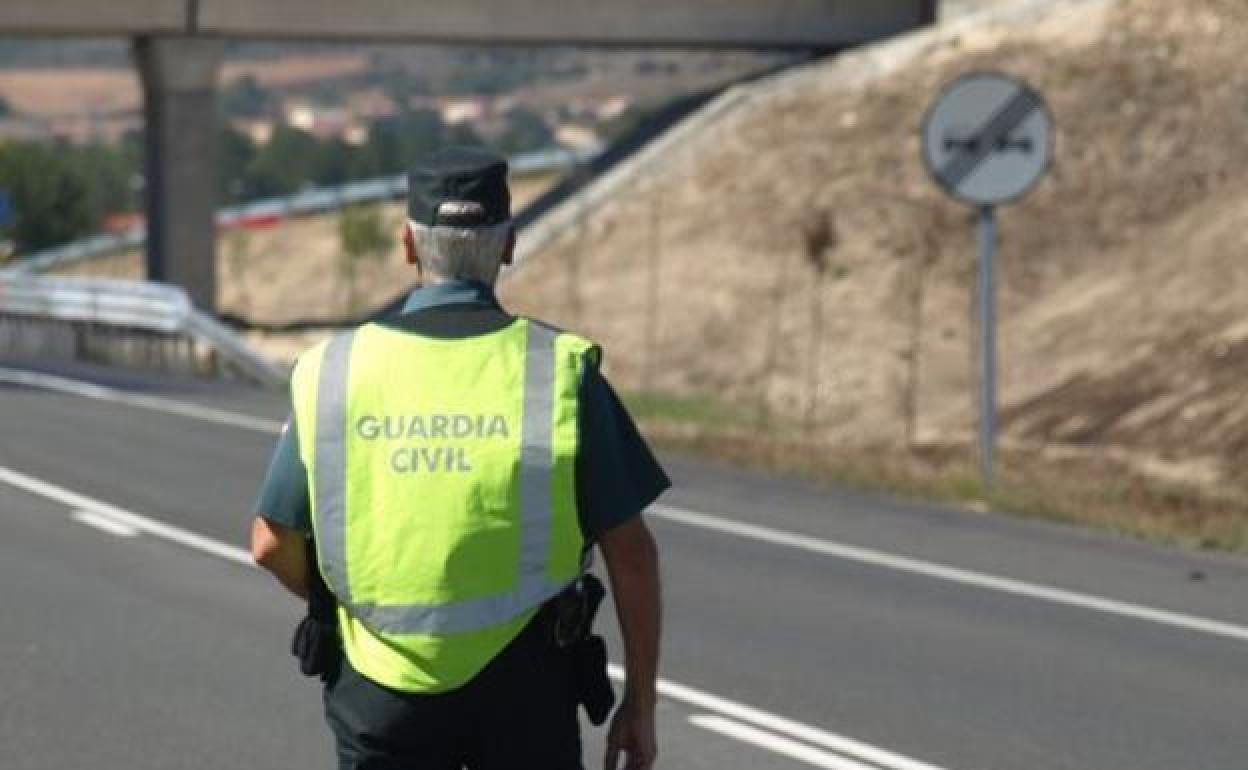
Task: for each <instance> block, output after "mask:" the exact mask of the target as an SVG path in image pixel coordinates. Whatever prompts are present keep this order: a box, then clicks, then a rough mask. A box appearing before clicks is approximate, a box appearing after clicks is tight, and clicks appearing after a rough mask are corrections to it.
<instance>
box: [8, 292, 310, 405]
mask: <svg viewBox="0 0 1248 770" xmlns="http://www.w3.org/2000/svg"><path fill="white" fill-rule="evenodd" d="M0 351H6V352H9V353H14V354H24V355H38V356H49V355H57V354H60V355H65V356H68V357H71V358H76V359H87V360H100V361H105V362H109V363H121V364H126V365H137V366H143V365H152V366H156V367H159V368H165V369H174V370H186V371H189V372H194V373H197V374H199V373H212V374H218V375H225V376H232V377H237V378H240V379H245V380H249V381H252V382H256V383H258V384H261V385H264V386H269V387H283V386H284V385H285V384H286V382H287V373H286V372H284V371H282V370H281V369H280V368H279V367H277V366H275V365H274V364H273V363H271V362H270V361H268V360H267V359H265V358H263V357H262V356H260V355H258V354H257V353H255V352H254V351H252V350H251V349H250V348H249V347H248V346H247V345H246V344H245V343H244V342H243V340H242V339H240V338H239V337H238V335H236V334H235V333H234V331H233V330H231V329H229V328H228V327H226V326H224V325H222V324H221V323H220V322H219V321H217V320H216V319H215V318H213V317H211V316H209V315H208V314H206V313H203V312H201V311H199V310H197V309H196V308H195V306H194V305H193V304H192V303H191V301H190V298H189V297H188V296H187V295H186V292H184V291H183V290H182V289H180V288H177V287H174V286H167V285H164V284H156V283H148V282H142V281H123V280H115V279H104V278H53V277H46V276H32V275H12V274H10V275H0Z"/></svg>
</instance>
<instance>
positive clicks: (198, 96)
mask: <svg viewBox="0 0 1248 770" xmlns="http://www.w3.org/2000/svg"><path fill="white" fill-rule="evenodd" d="M224 50H225V44H224V42H223V41H221V40H219V39H215V38H202V37H174V36H169V37H165V36H159V37H143V38H139V39H138V40H136V41H135V44H134V52H135V61H136V63H137V64H138V67H139V74H140V79H141V80H142V83H143V97H144V106H143V109H144V117H145V123H146V129H145V130H146V162H145V166H146V177H147V180H146V190H145V195H146V199H147V278H148V280H152V281H162V282H164V283H171V284H175V285H177V286H181V287H182V288H184V289H186V291H187V293H188V294H189V295H190V297H191V300H192V301H194V303H195V304H196V306H198V307H200V308H202V309H205V310H209V311H212V310H214V309H215V308H216V302H217V267H216V264H217V263H216V235H217V229H216V211H217V204H218V200H217V187H218V186H217V145H218V143H219V140H218V131H217V79H218V75H219V74H220V69H221V59H222V55H223V53H224Z"/></svg>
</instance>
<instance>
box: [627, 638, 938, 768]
mask: <svg viewBox="0 0 1248 770" xmlns="http://www.w3.org/2000/svg"><path fill="white" fill-rule="evenodd" d="M608 673H610V674H611V678H612V679H615V680H616V681H621V682H622V681H624V669H623V668H622V667H621V666H619V665H617V664H614V663H613V664H611V665H610V667H609V668H608ZM658 688H659V694H660V695H662V696H663V697H665V698H668V699H670V700H673V701H676V702H677V703H683V704H685V705H687V706H692V707H694V708H697V709H702V710H704V711H713V712H715V713H716V714H719V715H721V716H725V717H729V718H731V719H734V720H739V721H741V722H747V723H749V724H751V725H754V726H755V727H758V728H762V729H765V730H768V731H771V732H773V733H780V734H782V735H787V736H789V737H791V738H796V739H798V740H801V741H805V742H806V743H810V744H814V745H816V746H819V747H822V748H825V749H830V750H832V751H835V752H838V753H840V754H845V755H848V756H851V757H854V758H856V759H860V760H864V761H867V762H871V763H874V764H877V765H881V766H883V767H887V768H890V770H941V768H940V767H938V766H936V765H930V764H928V763H926V762H920V761H919V760H917V759H911V758H910V757H907V756H904V755H902V754H898V753H896V752H893V751H888V750H887V749H882V748H879V747H878V746H872V745H871V744H868V743H863V742H862V741H857V740H854V739H853V738H847V737H846V736H844V735H837V734H836V733H831V732H828V731H827V730H821V729H819V728H818V727H813V726H811V725H808V724H803V723H802V722H798V721H797V720H795V719H790V718H788V717H783V716H780V715H778V714H772V713H771V712H768V711H763V710H762V709H758V708H755V707H753V706H747V705H746V704H744V703H738V702H737V701H732V700H729V699H727V698H723V697H720V696H718V695H712V694H711V693H709V692H703V691H701V690H697V689H694V688H692V687H689V686H688V685H683V684H678V683H676V682H669V681H667V680H665V679H660V680H659V685H658Z"/></svg>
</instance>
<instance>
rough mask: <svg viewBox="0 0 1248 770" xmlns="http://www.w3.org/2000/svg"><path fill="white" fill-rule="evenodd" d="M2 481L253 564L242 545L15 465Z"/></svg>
mask: <svg viewBox="0 0 1248 770" xmlns="http://www.w3.org/2000/svg"><path fill="white" fill-rule="evenodd" d="M0 482H2V483H5V484H8V485H10V486H14V487H17V488H18V489H23V490H25V491H27V492H29V493H31V494H32V495H36V496H38V497H42V498H44V499H46V500H52V501H53V502H57V503H61V504H62V505H65V506H68V507H69V508H71V509H73V510H75V511H83V512H90V513H96V514H99V515H100V516H103V517H106V518H109V519H112V520H113V522H115V523H119V524H122V525H124V526H129V527H131V528H132V529H135V530H137V531H138V532H141V533H143V534H145V535H151V536H152V537H158V538H161V539H162V540H168V541H170V542H173V543H177V544H178V545H182V546H185V547H187V548H193V549H194V550H196V551H200V552H202V553H206V554H209V555H210V556H216V557H218V558H221V559H226V560H228V561H232V562H237V563H239V564H246V565H248V566H252V565H253V562H252V558H251V554H250V553H248V552H247V551H244V550H243V549H242V548H235V547H234V546H232V545H226V544H225V543H222V542H219V541H217V540H213V539H212V538H209V537H204V536H203V535H197V534H195V533H194V532H190V531H188V530H185V529H182V528H181V527H175V526H173V525H172V524H165V523H164V522H162V521H156V520H155V519H150V518H148V517H147V516H141V515H139V514H137V513H131V512H130V511H127V510H124V509H122V508H118V507H117V506H115V505H109V504H108V503H105V502H101V501H100V500H95V499H92V498H90V497H87V496H86V495H80V494H78V493H77V492H71V491H69V490H68V489H65V488H63V487H58V486H56V485H55V484H49V483H48V482H46V481H41V480H39V479H37V478H35V477H33V476H27V475H26V474H25V473H20V472H18V471H15V470H12V469H11V468H4V467H0Z"/></svg>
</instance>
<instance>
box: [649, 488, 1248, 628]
mask: <svg viewBox="0 0 1248 770" xmlns="http://www.w3.org/2000/svg"><path fill="white" fill-rule="evenodd" d="M648 512H649V514H650V515H652V516H656V517H658V518H661V519H665V520H667V521H673V522H676V523H678V524H684V525H686V526H690V527H696V528H698V529H703V530H707V531H710V532H719V533H721V534H724V535H732V536H735V537H744V538H749V539H751V540H757V541H759V542H763V543H770V544H772V545H779V546H784V547H786V548H796V549H798V550H802V551H809V552H811V553H817V554H822V555H824V556H833V557H835V558H838V559H844V560H846V561H852V562H857V563H859V564H868V565H870V566H873V567H882V568H884V569H891V570H894V571H896V572H907V573H910V574H912V575H922V576H923V577H927V578H934V579H936V580H943V581H946V582H949V583H957V584H960V585H965V586H974V587H975V588H983V589H987V590H989V591H997V592H999V593H1004V594H1011V595H1014V596H1022V597H1026V598H1028V599H1036V600H1039V601H1044V602H1051V603H1053V604H1063V605H1066V606H1068V607H1078V608H1080V609H1085V610H1092V611H1094V612H1101V613H1105V614H1107V615H1117V616H1119V617H1125V618H1133V619H1135V620H1143V621H1147V622H1149V623H1156V624H1158V625H1162V626H1169V627H1170V628H1178V629H1182V630H1184V631H1195V632H1197V633H1201V634H1209V635H1212V636H1220V637H1225V638H1228V639H1236V640H1238V641H1248V627H1245V626H1240V625H1236V624H1234V623H1225V622H1223V621H1220V620H1210V619H1209V618H1202V617H1198V616H1196V615H1187V614H1184V613H1181V612H1171V611H1169V610H1160V609H1156V608H1154V607H1146V606H1144V605H1141V604H1132V603H1130V602H1122V601H1118V600H1116V599H1107V598H1105V597H1103V596H1095V595H1093V594H1085V593H1078V592H1075V591H1067V590H1064V589H1061V588H1051V587H1049V586H1043V585H1038V584H1036V583H1028V582H1025V581H1022V580H1014V579H1013V578H1007V577H1001V576H999V575H990V574H987V573H984V572H973V571H971V570H966V569H961V568H958V567H949V566H946V565H944V564H937V563H935V562H930V561H923V560H921V559H912V558H910V557H908V556H898V555H896V554H891V553H887V552H885V551H876V550H872V549H870V548H861V547H859V546H854V545H847V544H845V543H838V542H835V541H832V540H822V539H820V538H816V537H810V536H808V535H799V534H796V533H793V532H785V531H783V530H778V529H771V528H769V527H761V526H758V525H757V524H747V523H745V522H741V521H733V520H731V519H723V518H720V517H718V516H711V515H708V514H705V513H696V512H694V511H686V510H682V509H680V508H673V507H671V506H667V505H654V506H651V507H650V509H649V511H648Z"/></svg>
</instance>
